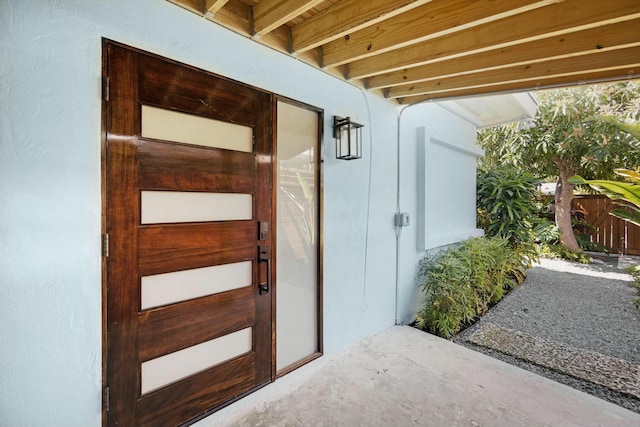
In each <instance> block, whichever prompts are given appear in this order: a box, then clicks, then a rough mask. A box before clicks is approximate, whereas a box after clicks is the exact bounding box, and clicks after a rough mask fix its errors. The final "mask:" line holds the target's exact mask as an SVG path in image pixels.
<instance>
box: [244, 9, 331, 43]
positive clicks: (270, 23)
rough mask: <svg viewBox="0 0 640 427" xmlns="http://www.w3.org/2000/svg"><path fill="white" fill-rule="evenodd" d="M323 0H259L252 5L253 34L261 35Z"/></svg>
mask: <svg viewBox="0 0 640 427" xmlns="http://www.w3.org/2000/svg"><path fill="white" fill-rule="evenodd" d="M323 1H324V0H260V1H259V2H258V3H257V4H256V5H255V6H253V33H254V36H263V35H265V34H267V33H269V32H270V31H273V30H274V29H275V28H277V27H279V26H281V25H284V24H285V23H287V22H289V21H290V20H291V19H293V18H295V17H296V16H298V15H301V14H303V13H304V12H306V11H307V10H309V9H311V8H313V7H315V6H317V5H318V4H320V3H322V2H323Z"/></svg>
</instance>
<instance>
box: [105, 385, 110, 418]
mask: <svg viewBox="0 0 640 427" xmlns="http://www.w3.org/2000/svg"><path fill="white" fill-rule="evenodd" d="M104 410H105V411H106V412H109V387H105V388H104Z"/></svg>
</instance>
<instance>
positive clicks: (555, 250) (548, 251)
mask: <svg viewBox="0 0 640 427" xmlns="http://www.w3.org/2000/svg"><path fill="white" fill-rule="evenodd" d="M538 255H539V256H541V257H545V258H561V259H566V260H567V261H574V262H579V263H581V264H589V263H590V262H591V261H590V260H589V257H588V256H586V255H585V254H584V252H582V251H580V252H574V251H571V250H569V249H567V248H565V247H564V246H563V245H561V244H560V243H545V244H541V245H540V246H539V247H538Z"/></svg>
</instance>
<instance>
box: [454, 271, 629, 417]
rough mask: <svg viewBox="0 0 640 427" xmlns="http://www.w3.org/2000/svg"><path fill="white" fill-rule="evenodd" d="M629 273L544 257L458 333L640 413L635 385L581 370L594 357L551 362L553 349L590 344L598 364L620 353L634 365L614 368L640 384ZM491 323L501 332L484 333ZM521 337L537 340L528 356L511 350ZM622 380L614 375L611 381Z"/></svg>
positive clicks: (586, 347)
mask: <svg viewBox="0 0 640 427" xmlns="http://www.w3.org/2000/svg"><path fill="white" fill-rule="evenodd" d="M631 280H632V279H631V277H630V276H629V275H627V274H625V273H624V271H622V270H619V269H618V268H616V267H615V266H612V265H609V264H604V263H597V264H595V263H594V264H591V265H581V264H575V263H570V262H567V261H561V260H548V259H544V260H542V261H541V264H540V265H538V266H535V267H533V268H532V269H531V270H529V273H528V276H527V279H526V280H525V282H524V283H523V284H522V285H521V286H520V287H518V288H517V289H514V290H513V291H512V292H510V293H509V295H507V297H506V298H505V299H504V300H503V301H501V302H500V303H499V304H498V305H496V306H495V307H494V308H492V309H491V310H490V311H489V312H488V313H487V314H486V315H485V316H484V317H483V318H482V319H481V320H480V321H479V322H477V323H476V324H475V325H474V326H472V327H471V328H469V329H467V330H465V331H463V332H462V333H460V334H459V335H458V336H457V337H456V338H455V339H454V341H456V342H458V343H459V344H462V345H464V346H466V347H470V348H473V349H475V350H478V351H481V352H483V353H486V354H490V355H492V356H494V357H496V358H498V359H501V360H504V361H506V362H509V363H511V364H514V365H517V366H520V367H522V368H525V369H528V370H530V371H533V372H536V373H538V374H540V375H543V376H545V377H548V378H551V379H553V380H556V381H558V382H561V383H564V384H567V385H569V386H571V387H574V388H577V389H579V390H582V391H585V392H587V393H590V394H593V395H595V396H597V397H600V398H602V399H605V400H609V401H611V402H613V403H616V404H618V405H620V406H623V407H625V408H627V409H630V410H633V411H635V412H638V413H640V398H638V397H637V396H634V394H635V393H632V394H630V393H624V392H622V391H619V390H621V388H617V387H607V386H605V385H602V384H606V381H605V382H602V381H596V383H594V382H592V381H589V380H588V379H586V378H588V376H585V375H576V372H589V370H593V369H592V368H593V367H592V366H589V365H585V366H582V367H580V366H578V367H577V368H576V366H575V365H576V363H579V362H578V361H577V360H578V359H579V358H577V359H576V361H572V362H571V363H565V364H562V363H558V364H554V363H549V362H550V360H549V353H550V352H554V351H558V350H557V349H563V348H567V349H573V350H571V351H572V352H573V353H571V354H570V355H571V357H574V355H575V353H576V352H575V349H582V350H586V351H585V354H590V355H593V356H594V357H595V359H594V357H591V358H590V359H591V360H592V361H593V360H596V359H597V361H598V362H597V363H598V364H599V363H601V362H602V360H605V361H606V360H612V361H615V360H620V359H621V360H623V361H625V363H624V364H622V365H620V364H618V365H619V366H630V367H631V368H633V369H626V368H625V369H619V368H618V369H617V371H616V370H615V369H613V368H612V369H613V371H612V372H613V374H610V375H612V376H614V377H615V375H618V374H619V375H621V376H626V377H625V378H621V380H623V381H622V382H626V383H627V384H629V383H631V384H636V385H637V387H638V388H639V389H640V378H635V377H637V376H638V375H637V369H635V368H636V367H640V366H638V365H640V311H639V310H638V309H637V308H636V307H635V306H634V305H633V298H634V297H636V296H637V292H636V290H635V289H634V287H633V286H632V282H631ZM483 328H484V329H483ZM492 328H493V329H496V328H498V329H499V330H500V333H501V335H500V340H498V341H496V340H494V341H493V343H492V342H490V341H487V340H485V341H483V340H482V338H484V336H485V335H487V334H486V333H485V332H487V331H488V330H490V329H492ZM505 331H510V332H508V333H512V339H508V338H505ZM474 334H476V336H475V338H474ZM523 337H532V338H531V339H530V341H531V340H533V341H532V342H535V343H536V345H533V346H532V348H533V349H534V350H535V351H534V352H533V353H531V352H530V354H526V357H525V356H524V355H523V352H522V351H509V349H512V350H517V348H518V344H517V343H518V340H519V339H520V340H522V338H523ZM536 338H539V339H536ZM470 340H472V341H475V342H476V344H473V343H472V342H470ZM505 340H506V341H511V342H506V343H505ZM541 343H548V345H546V346H545V345H544V344H541ZM477 344H482V346H481V345H477ZM540 347H546V348H543V349H541V348H540ZM545 354H546V355H545ZM553 357H558V358H561V357H564V356H563V355H561V354H560V355H558V356H555V355H554V356H553ZM567 357H568V356H567ZM536 358H539V360H536ZM551 362H553V361H552V360H551ZM612 363H613V362H612ZM634 365H635V366H634ZM563 366H565V367H569V366H573V368H576V369H573V368H572V369H566V368H563ZM596 366H597V364H596ZM598 369H602V368H601V367H599V368H598ZM619 382H620V381H617V380H616V379H615V378H612V383H619ZM598 383H599V384H598Z"/></svg>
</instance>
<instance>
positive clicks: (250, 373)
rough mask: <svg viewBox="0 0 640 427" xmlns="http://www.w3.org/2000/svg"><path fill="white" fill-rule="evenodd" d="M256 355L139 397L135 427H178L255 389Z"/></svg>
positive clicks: (241, 358)
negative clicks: (230, 397)
mask: <svg viewBox="0 0 640 427" xmlns="http://www.w3.org/2000/svg"><path fill="white" fill-rule="evenodd" d="M255 365H256V355H255V353H254V352H251V353H248V354H245V355H244V356H240V357H238V358H237V359H234V360H232V361H230V362H228V363H224V364H221V365H217V366H214V367H212V368H209V369H207V370H205V371H202V372H200V373H198V374H196V375H193V376H191V377H189V378H187V379H185V380H182V381H177V382H175V383H174V384H171V385H169V386H167V387H165V388H162V389H160V390H156V391H153V392H151V393H149V394H146V395H144V396H142V397H141V398H140V399H139V400H138V403H137V414H138V417H137V421H136V424H135V425H136V426H141V427H146V426H148V427H158V426H163V427H164V426H173V425H179V424H181V423H182V422H184V421H185V420H189V419H192V418H193V417H196V416H198V415H200V414H202V413H203V412H205V411H207V410H209V409H211V408H214V407H216V406H218V405H220V404H222V403H225V402H226V401H228V400H229V396H232V398H233V397H236V396H239V395H241V394H242V393H245V392H247V391H249V390H251V389H252V388H254V387H255V379H256V377H255ZM158 420H162V423H160V424H159V423H158Z"/></svg>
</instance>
